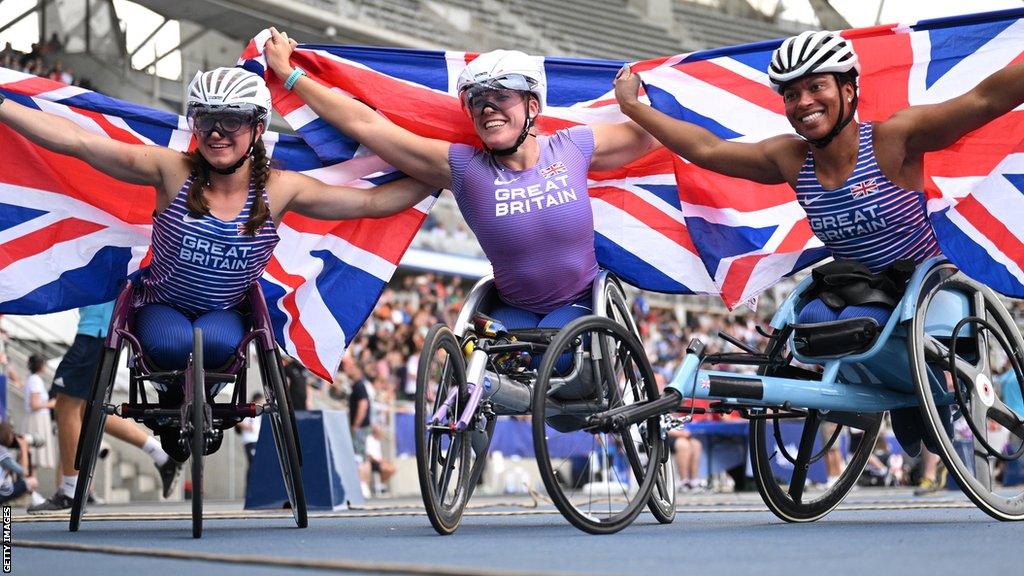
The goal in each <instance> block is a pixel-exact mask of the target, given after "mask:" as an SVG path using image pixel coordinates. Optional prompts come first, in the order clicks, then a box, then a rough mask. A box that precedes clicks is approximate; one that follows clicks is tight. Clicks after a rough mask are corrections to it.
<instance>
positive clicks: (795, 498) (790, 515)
mask: <svg viewBox="0 0 1024 576" xmlns="http://www.w3.org/2000/svg"><path fill="white" fill-rule="evenodd" d="M785 347H786V337H785V335H782V336H777V337H775V338H773V339H772V340H771V341H770V342H769V344H768V350H767V353H768V355H769V356H770V357H781V356H782V355H783V353H784V350H785ZM787 369H788V367H783V368H778V369H762V370H761V371H760V372H761V374H762V375H766V376H773V375H784V374H785V372H786V370H787ZM789 376H791V377H792V376H793V375H792V374H789ZM774 412H777V411H775V410H767V411H765V412H763V413H762V415H763V416H768V415H770V414H771V413H774ZM791 421H795V422H800V423H801V424H802V431H801V435H800V442H799V445H798V446H797V449H796V453H792V452H791V451H790V450H789V449H787V447H786V445H785V442H783V441H782V433H781V429H780V426H781V425H780V423H779V422H780V421H779V420H778V419H753V420H751V421H750V437H749V450H750V464H751V467H752V468H753V471H754V482H755V484H756V485H757V490H758V492H760V494H761V499H762V500H764V503H765V504H766V505H767V506H768V508H769V509H770V510H771V511H772V512H773V513H774V514H775V515H776V516H778V517H779V518H781V519H783V520H785V521H786V522H813V521H815V520H818V519H820V518H822V517H824V516H825V515H826V514H828V513H829V512H831V511H832V510H834V509H835V508H836V506H838V505H839V503H840V502H842V501H843V499H844V498H846V495H847V494H849V492H850V490H852V489H853V487H854V485H856V483H857V479H858V478H860V475H861V473H862V472H863V471H864V467H865V466H866V465H867V461H868V457H869V456H871V451H872V450H873V449H874V446H875V439H876V438H877V437H878V431H879V428H880V427H881V424H882V413H837V412H832V413H829V414H827V415H823V414H820V413H819V412H818V411H817V410H809V411H808V413H807V417H806V418H802V419H795V420H791ZM825 422H831V423H832V424H834V425H835V430H834V432H830V433H829V434H827V435H826V434H822V433H821V429H822V424H823V423H825ZM844 426H846V427H847V428H849V429H850V430H858V431H860V432H861V434H862V436H861V441H860V443H859V444H858V445H857V448H856V450H855V451H854V453H853V455H852V457H851V458H850V460H849V461H848V462H847V463H846V465H845V467H844V469H843V472H842V473H841V474H840V475H839V477H838V479H836V480H835V481H834V482H832V483H831V484H830V485H828V484H827V485H826V486H825V487H824V488H820V487H817V486H814V485H813V484H812V483H811V482H810V481H809V480H808V471H809V469H810V467H811V466H812V465H813V464H814V463H815V462H818V461H820V460H822V459H823V458H824V457H825V456H826V453H827V448H828V447H829V446H830V445H832V444H833V443H835V442H838V441H839V438H838V437H839V435H840V434H841V433H842V428H843V427H844ZM773 461H776V462H779V463H780V466H778V467H774V468H773V466H772V462H773Z"/></svg>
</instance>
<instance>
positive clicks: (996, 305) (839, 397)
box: [552, 258, 1024, 522]
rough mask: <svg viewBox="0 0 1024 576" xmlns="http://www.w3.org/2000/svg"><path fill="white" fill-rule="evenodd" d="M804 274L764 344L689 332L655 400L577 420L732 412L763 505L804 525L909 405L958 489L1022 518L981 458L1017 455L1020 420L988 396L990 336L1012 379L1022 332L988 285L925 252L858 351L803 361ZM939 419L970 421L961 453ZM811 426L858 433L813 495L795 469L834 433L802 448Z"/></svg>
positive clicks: (1016, 493)
mask: <svg viewBox="0 0 1024 576" xmlns="http://www.w3.org/2000/svg"><path fill="white" fill-rule="evenodd" d="M811 281H812V279H811V278H810V277H809V278H806V279H805V280H804V281H803V282H801V283H800V284H799V285H798V286H797V287H796V289H795V290H794V291H793V293H792V294H791V295H790V296H789V297H788V298H787V299H786V300H785V301H784V302H783V303H782V305H781V306H780V308H779V310H778V311H777V312H776V314H775V316H774V317H773V319H772V321H771V323H770V325H771V327H772V328H773V330H774V331H773V333H772V334H770V335H767V336H769V345H768V348H767V349H766V350H765V352H759V351H757V350H754V349H753V348H749V347H745V345H744V344H743V343H739V342H736V341H732V342H733V343H734V344H736V345H738V346H740V347H744V353H741V354H712V355H705V353H704V345H703V343H702V342H700V341H699V340H694V341H693V342H691V343H690V346H689V347H688V348H687V352H688V353H687V355H686V356H685V357H684V359H683V362H682V364H681V365H680V368H679V370H678V371H677V373H676V375H675V377H674V378H673V380H672V381H671V382H670V383H669V384H668V385H667V386H666V388H665V392H664V394H663V395H662V397H661V398H659V399H657V400H653V401H649V402H645V403H642V404H638V405H634V406H629V407H624V408H618V409H613V410H608V411H606V412H603V413H600V414H595V415H594V416H592V417H591V419H590V421H589V425H590V426H591V427H593V428H596V429H615V428H618V427H622V426H625V425H628V424H630V423H634V422H638V421H640V420H642V419H644V418H649V417H651V416H653V415H663V414H667V413H670V412H676V411H678V410H679V409H680V408H681V405H682V407H684V408H685V407H686V406H685V404H686V403H687V402H686V401H689V400H709V401H711V406H712V408H713V409H716V410H720V411H724V412H728V411H739V412H740V414H741V415H742V416H744V417H746V418H748V419H749V420H750V421H751V426H750V431H751V432H750V448H751V464H752V466H753V468H754V473H755V481H756V482H757V485H758V489H759V491H760V492H761V495H762V497H763V499H764V500H765V503H766V504H767V505H768V506H769V508H770V509H771V510H772V512H774V513H775V514H776V515H778V516H779V517H780V518H782V519H784V520H786V521H789V522H809V521H814V520H817V519H819V518H821V517H823V516H824V515H826V514H827V513H828V512H830V511H831V510H833V509H834V508H835V507H836V506H837V505H838V504H839V503H840V502H841V500H842V498H843V497H845V495H846V494H847V493H848V492H849V490H851V489H852V487H853V485H854V483H855V482H856V481H857V478H858V477H859V476H860V474H861V472H862V471H863V469H864V467H865V465H866V462H867V459H868V457H869V456H870V453H871V448H872V446H873V444H874V440H875V437H876V436H877V434H878V430H879V425H880V422H881V419H882V416H883V414H884V412H885V411H889V410H896V409H901V408H916V409H919V410H920V415H921V422H922V423H921V428H922V429H921V430H920V433H921V435H922V438H923V439H925V440H930V441H931V444H932V445H933V446H936V447H937V451H938V453H939V456H940V457H942V459H943V461H944V462H945V464H946V467H947V468H948V470H949V472H950V474H951V476H952V477H953V478H954V479H955V480H956V481H957V483H958V484H959V485H960V487H961V489H962V490H963V491H964V493H965V494H966V495H967V496H968V497H969V498H970V499H971V500H972V501H974V503H975V504H977V505H978V507H979V508H981V509H982V510H984V511H985V512H986V513H988V514H989V515H991V516H993V517H994V518H997V519H1000V520H1024V489H1021V490H1016V489H1011V490H1010V492H1011V494H1010V495H1008V496H1007V495H1006V488H1007V487H1003V486H998V485H997V483H996V482H995V479H994V476H993V474H992V473H991V469H992V464H993V463H995V462H997V461H999V460H1001V461H1003V462H1008V461H1010V460H1016V459H1018V458H1020V457H1021V456H1022V455H1024V445H1022V443H1024V418H1022V417H1021V414H1018V413H1017V412H1015V411H1014V410H1013V409H1012V408H1011V407H1009V406H1008V405H1007V404H1006V403H1004V402H1003V401H1002V400H1001V399H1000V398H999V397H998V396H997V390H996V387H995V386H994V385H993V383H992V380H991V376H992V366H991V356H990V351H991V350H992V346H993V345H995V344H998V345H999V346H1000V347H1001V348H1002V351H1003V352H1004V353H1005V354H1006V356H1007V358H1008V359H1009V360H1010V363H1011V367H1012V369H1013V370H1014V371H1015V373H1016V375H1017V377H1018V382H1020V381H1022V380H1024V340H1022V339H1021V335H1020V331H1019V329H1018V328H1017V326H1016V324H1015V323H1014V321H1013V320H1012V318H1011V317H1010V316H1009V314H1008V313H1007V311H1006V309H1005V308H1004V307H1003V305H1002V304H1001V303H1000V302H999V300H998V299H997V297H996V296H995V294H994V293H993V292H992V290H991V289H989V288H988V287H986V286H984V285H981V284H979V283H977V282H975V281H973V280H971V279H970V278H968V277H966V275H964V274H963V273H962V272H960V271H959V270H958V269H957V268H956V267H955V266H953V265H952V264H950V263H949V262H948V261H946V260H945V259H943V258H932V259H929V260H928V261H926V262H924V263H923V264H922V265H920V266H919V267H918V268H917V270H915V271H914V273H913V275H912V276H911V278H910V280H909V282H908V283H907V286H906V290H905V293H904V296H903V298H902V299H901V301H900V302H899V303H898V305H897V307H896V308H895V309H894V311H893V313H892V315H891V316H890V317H889V319H888V321H887V322H886V323H885V325H884V326H883V327H881V330H880V332H879V333H878V335H877V336H876V338H875V339H874V341H873V342H872V343H871V344H870V345H869V347H868V349H866V350H864V351H862V352H853V353H847V354H844V355H837V356H834V357H833V356H830V357H809V356H805V355H802V354H800V353H799V352H796V351H795V348H796V346H795V331H794V330H792V326H793V325H794V324H796V320H797V318H798V313H799V311H800V309H801V308H802V307H803V306H804V305H806V304H807V302H808V301H809V299H810V296H804V292H806V291H807V288H808V287H809V286H810V283H811ZM582 328H583V326H582V325H581V326H580V327H579V329H577V328H576V327H575V326H574V325H573V324H570V325H569V326H567V327H566V328H565V329H563V332H562V334H560V337H562V335H563V334H564V337H565V338H573V337H578V336H579V335H580V334H582V332H583V331H582ZM954 332H955V333H956V334H955V336H956V337H955V338H954V337H953V336H954ZM726 339H727V340H730V339H729V338H726ZM783 344H785V345H786V346H785V347H783ZM559 346H565V344H564V343H562V342H558V341H556V342H553V343H552V348H555V349H558V347H559ZM951 348H953V350H952V351H951ZM787 349H788V353H784V352H785V351H786V350H787ZM965 352H966V354H965ZM954 356H955V359H954V358H953V357H954ZM791 360H797V361H799V362H802V363H804V364H808V365H819V366H821V368H822V371H821V373H820V374H816V373H814V372H813V371H810V370H806V369H801V368H799V367H795V366H792V365H791ZM706 363H711V364H714V363H721V364H749V365H757V366H760V367H761V369H760V371H759V374H758V375H749V374H740V373H735V372H728V371H722V370H705V369H703V366H704V365H705V364H706ZM1018 385H1019V384H1018ZM950 388H952V390H953V391H950ZM947 407H948V408H947ZM951 415H952V420H955V419H957V418H963V419H964V422H965V423H966V425H967V426H969V427H970V430H971V432H970V434H969V436H970V439H971V442H968V444H971V443H973V449H972V447H970V446H967V447H964V446H962V444H963V442H962V441H961V442H959V443H958V441H957V440H956V438H955V436H954V434H953V430H952V422H951V421H950V420H951ZM784 418H793V419H803V420H804V432H803V434H802V435H801V438H800V441H799V444H800V446H799V451H798V456H797V457H796V458H793V457H792V456H790V455H789V452H788V450H787V449H786V448H785V447H784V446H782V444H784V442H783V441H782V436H781V433H780V431H779V425H778V422H779V421H780V420H781V419H784ZM766 421H772V425H773V426H774V428H775V443H774V447H773V446H772V445H771V444H770V443H769V441H768V435H767V434H766V432H765V427H766ZM822 422H831V423H835V424H839V425H844V426H850V427H851V428H856V429H860V430H862V431H864V434H863V436H864V439H863V440H862V441H861V444H860V445H859V446H858V448H857V450H856V453H855V454H854V456H853V458H852V459H851V460H850V462H849V463H848V464H847V467H846V470H845V471H844V472H843V473H842V475H841V476H840V477H839V478H838V481H837V482H836V483H834V484H832V485H831V486H827V487H826V488H825V492H824V495H819V494H810V495H809V494H805V493H804V491H805V485H806V484H807V469H808V468H809V466H810V464H812V463H814V462H815V461H817V460H818V459H820V457H821V456H822V455H823V454H824V453H825V451H826V450H827V449H828V448H829V447H830V446H832V444H833V443H834V442H835V441H836V438H837V437H838V435H839V429H837V430H836V431H835V432H834V433H833V434H832V436H831V438H830V439H829V440H828V441H827V442H826V443H825V448H823V449H821V450H820V451H818V452H817V455H814V454H815V450H816V448H815V447H816V445H817V444H816V441H817V436H818V430H819V428H818V427H819V425H820V424H821V423H822ZM978 422H980V423H981V424H980V425H979V424H978ZM991 422H994V423H995V424H998V425H999V426H1002V427H1003V428H1005V429H1006V430H1008V431H1009V434H1010V439H1011V441H1010V442H1008V443H1007V445H1008V446H1010V448H1009V450H1008V451H1005V452H1004V448H1003V447H993V446H992V445H991V444H990V443H989V436H990V434H991V432H990V429H989V425H990V423H991ZM962 436H965V437H966V436H967V434H962ZM997 437H998V436H997ZM1014 438H1015V439H1014ZM865 443H867V444H865ZM771 450H774V451H775V454H778V453H781V454H782V455H783V456H785V458H786V459H787V460H789V462H790V463H792V464H793V467H792V468H793V472H792V476H791V477H790V478H789V479H788V480H785V479H783V480H782V481H781V482H780V481H779V479H778V478H777V477H776V476H775V474H774V473H773V471H772V468H771V461H772V460H773V458H774V455H775V454H773V453H771V452H770V451H771ZM783 484H788V486H786V487H785V488H784V487H783Z"/></svg>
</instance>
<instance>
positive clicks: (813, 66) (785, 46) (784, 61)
mask: <svg viewBox="0 0 1024 576" xmlns="http://www.w3.org/2000/svg"><path fill="white" fill-rule="evenodd" d="M851 70H852V71H853V73H854V75H857V74H859V73H860V64H859V63H858V62H857V53H856V52H854V51H853V46H852V45H851V44H850V42H849V41H847V40H846V39H845V38H843V37H842V36H840V35H839V34H837V33H835V32H828V31H820V32H815V31H812V30H808V31H807V32H801V33H800V34H799V35H797V36H791V37H789V38H786V40H784V41H783V42H782V45H781V46H779V47H778V48H777V49H776V50H775V52H774V53H772V61H771V64H769V65H768V79H769V80H770V81H771V83H772V88H775V91H776V92H779V93H780V94H781V93H782V87H783V86H785V85H786V84H789V83H790V82H792V81H794V80H796V79H798V78H802V77H804V76H807V75H808V74H828V73H834V74H843V73H846V72H850V71H851Z"/></svg>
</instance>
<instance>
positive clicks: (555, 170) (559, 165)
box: [540, 161, 569, 178]
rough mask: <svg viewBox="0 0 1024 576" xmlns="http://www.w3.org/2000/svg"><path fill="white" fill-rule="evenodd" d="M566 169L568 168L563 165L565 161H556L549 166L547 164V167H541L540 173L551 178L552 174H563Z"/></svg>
mask: <svg viewBox="0 0 1024 576" xmlns="http://www.w3.org/2000/svg"><path fill="white" fill-rule="evenodd" d="M568 171H569V169H568V168H566V167H565V162H562V161H558V162H555V163H554V164H552V165H551V166H548V167H547V168H541V169H540V175H541V176H543V177H545V178H551V177H552V176H557V175H559V174H565V173H566V172H568Z"/></svg>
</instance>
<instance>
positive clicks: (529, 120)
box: [487, 98, 533, 156]
mask: <svg viewBox="0 0 1024 576" xmlns="http://www.w3.org/2000/svg"><path fill="white" fill-rule="evenodd" d="M532 127H533V117H532V116H530V99H529V98H527V99H526V121H525V122H523V131H522V132H520V133H519V138H516V143H515V144H513V145H512V146H509V147H508V148H500V149H491V148H488V149H487V151H488V152H490V153H491V154H493V155H495V156H509V155H511V154H515V152H516V150H519V147H520V146H522V145H523V142H526V137H527V136H530V135H531V134H530V128H532Z"/></svg>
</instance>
